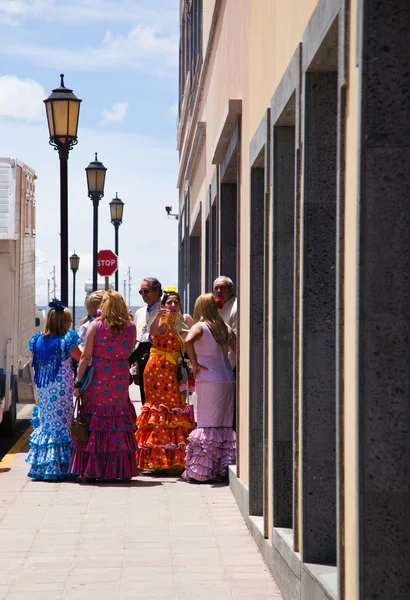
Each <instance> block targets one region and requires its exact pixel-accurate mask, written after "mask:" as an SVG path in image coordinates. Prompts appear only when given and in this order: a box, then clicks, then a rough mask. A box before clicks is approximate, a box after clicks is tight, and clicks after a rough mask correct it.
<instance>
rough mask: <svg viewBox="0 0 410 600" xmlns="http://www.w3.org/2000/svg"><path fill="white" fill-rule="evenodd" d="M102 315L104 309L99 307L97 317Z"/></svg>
mask: <svg viewBox="0 0 410 600" xmlns="http://www.w3.org/2000/svg"><path fill="white" fill-rule="evenodd" d="M101 315H102V310H101V309H100V308H99V309H98V310H97V317H101Z"/></svg>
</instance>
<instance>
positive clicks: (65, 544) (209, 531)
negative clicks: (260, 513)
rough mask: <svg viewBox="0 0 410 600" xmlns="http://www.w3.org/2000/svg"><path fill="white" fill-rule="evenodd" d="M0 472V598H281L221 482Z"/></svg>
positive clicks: (17, 467) (19, 469)
mask: <svg viewBox="0 0 410 600" xmlns="http://www.w3.org/2000/svg"><path fill="white" fill-rule="evenodd" d="M26 452H27V447H24V448H23V449H22V451H21V452H20V453H19V454H17V455H16V457H15V458H14V459H13V460H12V462H11V463H10V464H9V465H8V466H7V467H6V468H4V470H3V471H2V470H1V466H2V465H1V463H0V573H1V575H0V600H23V599H24V600H27V598H29V599H30V600H40V599H41V600H60V599H64V600H74V599H85V598H87V599H89V600H94V599H95V600H122V599H124V600H125V599H129V598H156V599H161V598H162V599H164V600H165V599H166V600H168V599H169V600H171V599H187V600H194V599H196V598H198V599H205V598H207V599H209V600H225V599H228V598H229V599H230V600H253V599H255V600H256V599H258V600H259V599H268V598H269V599H270V600H282V596H281V594H280V592H279V590H278V588H277V586H276V584H275V582H274V580H273V578H272V576H271V574H270V572H269V570H268V568H267V567H266V565H265V563H264V561H263V559H262V556H261V555H260V553H259V551H258V549H257V547H256V545H255V543H254V542H253V539H252V537H251V535H250V533H249V532H248V530H247V528H246V525H245V523H244V521H243V519H242V516H241V514H240V512H239V509H238V508H237V505H236V503H235V500H234V498H233V496H232V494H231V492H230V489H229V487H228V486H226V485H221V484H217V485H216V484H215V485H192V484H187V483H185V482H184V481H182V480H181V479H180V478H178V477H166V476H161V475H160V474H159V475H157V474H155V475H148V476H140V477H138V478H136V479H134V480H132V481H131V482H129V483H124V484H121V483H117V484H111V483H101V484H87V483H82V482H78V481H77V482H63V483H44V482H37V481H32V480H29V479H28V478H27V477H26V474H27V471H28V465H27V463H25V462H24V458H25V456H26Z"/></svg>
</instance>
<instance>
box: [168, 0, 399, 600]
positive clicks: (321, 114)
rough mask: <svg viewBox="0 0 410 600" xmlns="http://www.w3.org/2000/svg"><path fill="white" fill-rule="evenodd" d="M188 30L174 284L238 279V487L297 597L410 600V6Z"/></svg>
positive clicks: (186, 19)
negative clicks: (221, 277) (176, 266)
mask: <svg viewBox="0 0 410 600" xmlns="http://www.w3.org/2000/svg"><path fill="white" fill-rule="evenodd" d="M180 28H181V43H180V102H179V125H178V136H177V147H178V151H179V157H180V166H179V174H178V189H179V215H180V219H179V286H180V290H181V294H182V296H183V300H184V304H185V306H186V307H187V308H189V309H190V310H192V307H193V304H194V301H195V298H196V297H197V296H198V295H199V294H200V293H202V292H206V291H212V282H213V280H214V278H215V277H216V276H217V275H219V274H221V275H227V276H229V277H231V278H232V279H233V281H234V282H235V286H236V290H237V295H238V356H237V365H238V368H237V424H236V425H237V435H238V451H237V464H236V467H235V468H232V469H231V472H230V485H231V489H232V491H233V493H234V495H235V497H236V500H237V502H238V505H239V507H240V509H241V511H242V514H243V515H244V518H245V519H246V521H247V523H248V526H249V528H250V530H251V532H252V534H253V536H254V538H255V540H256V542H257V544H258V546H259V548H260V550H261V552H262V553H263V555H264V557H265V559H266V561H267V563H268V565H269V567H270V568H271V570H272V571H273V574H274V575H275V577H276V580H277V582H278V585H279V586H280V588H281V590H282V593H283V596H284V598H285V599H286V600H294V599H295V600H296V599H302V598H303V599H310V598H315V599H324V598H332V599H335V598H338V599H339V600H356V599H357V600H370V599H372V600H378V599H380V600H381V599H383V600H384V599H386V598H392V599H393V598H394V599H396V598H397V599H404V598H410V569H409V566H408V565H409V559H410V536H409V526H408V523H409V520H410V519H409V517H410V467H409V465H410V433H409V425H410V402H409V395H410V311H409V308H408V306H409V298H410V244H409V243H408V229H409V223H410V202H409V190H410V147H409V145H410V133H409V131H410V127H409V119H410V115H409V96H410V91H409V89H410V87H409V86H408V85H407V82H408V80H409V77H410V75H409V73H410V70H409V66H408V65H409V64H410V43H409V42H410V3H408V1H407V0H378V1H377V2H371V1H370V0H318V1H317V0H287V2H281V1H280V0H255V1H253V0H186V1H185V0H181V2H180Z"/></svg>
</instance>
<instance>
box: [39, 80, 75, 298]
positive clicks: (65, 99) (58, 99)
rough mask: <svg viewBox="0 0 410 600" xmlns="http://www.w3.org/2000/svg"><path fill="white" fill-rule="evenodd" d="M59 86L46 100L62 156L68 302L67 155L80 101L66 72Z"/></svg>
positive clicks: (63, 246) (63, 275) (64, 293)
mask: <svg viewBox="0 0 410 600" xmlns="http://www.w3.org/2000/svg"><path fill="white" fill-rule="evenodd" d="M60 77H61V83H60V87H58V88H56V89H55V90H53V91H52V93H51V94H50V96H49V97H48V98H47V99H46V100H44V104H45V105H46V111H47V123H48V130H49V135H50V142H49V143H50V145H51V146H54V149H55V150H58V155H59V158H60V277H61V292H60V296H61V301H62V303H63V304H65V305H66V306H67V304H68V179H67V161H68V154H69V152H70V150H72V149H73V146H75V145H76V144H77V141H78V140H77V129H78V118H79V115H80V102H81V100H80V99H79V98H77V97H76V96H75V95H74V94H73V90H69V89H68V88H66V87H65V85H64V75H63V74H62V75H60Z"/></svg>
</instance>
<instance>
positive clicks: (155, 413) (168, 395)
mask: <svg viewBox="0 0 410 600" xmlns="http://www.w3.org/2000/svg"><path fill="white" fill-rule="evenodd" d="M180 310H181V300H180V297H179V294H178V293H175V292H172V293H169V294H164V296H163V298H162V301H161V308H160V309H159V311H158V314H157V316H156V317H155V319H154V321H153V322H152V324H151V328H150V338H151V341H152V348H151V353H150V357H149V359H148V362H147V366H146V367H145V369H144V389H145V397H146V400H145V404H144V406H142V408H141V414H140V416H139V417H138V419H137V426H138V429H137V431H136V434H135V437H136V440H137V444H138V448H139V449H138V450H137V454H136V456H137V464H138V467H139V468H140V469H174V468H184V467H185V447H186V445H187V437H188V434H189V432H190V431H191V429H192V428H193V426H194V424H193V422H192V421H191V419H190V418H189V407H188V405H187V404H186V403H185V402H184V401H183V400H182V399H181V393H180V389H179V383H178V380H177V363H178V358H179V357H180V356H181V352H183V345H184V343H183V340H182V338H181V336H180V334H179V333H178V330H177V328H176V326H175V321H176V319H177V318H178V315H179V314H180Z"/></svg>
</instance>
